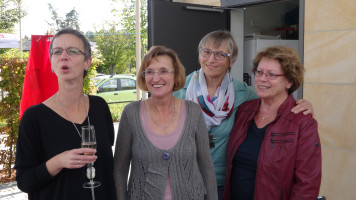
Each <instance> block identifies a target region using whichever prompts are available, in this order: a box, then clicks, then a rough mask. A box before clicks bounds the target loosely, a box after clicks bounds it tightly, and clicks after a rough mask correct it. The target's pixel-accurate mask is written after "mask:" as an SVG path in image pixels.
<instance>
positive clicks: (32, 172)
mask: <svg viewBox="0 0 356 200" xmlns="http://www.w3.org/2000/svg"><path fill="white" fill-rule="evenodd" d="M49 58H50V61H51V68H52V71H53V72H54V73H55V74H56V76H57V78H58V86H59V88H58V92H57V93H55V94H54V95H53V96H51V97H50V98H48V99H47V100H45V101H44V102H42V103H40V104H38V105H34V106H31V107H29V108H28V109H27V110H26V111H25V112H24V115H23V116H22V119H21V123H20V127H19V135H18V140H17V152H16V161H15V167H14V168H15V169H16V181H17V185H18V187H19V189H20V190H22V191H24V192H26V193H28V199H29V200H39V199H51V200H71V199H73V200H78V199H95V198H96V199H108V200H116V193H115V186H114V178H113V177H112V174H113V154H112V149H111V147H112V145H113V144H114V127H113V122H112V118H111V113H110V110H109V107H108V106H107V104H106V102H105V101H104V99H102V98H101V97H97V96H90V95H85V94H84V93H83V79H84V77H85V75H86V74H87V71H88V69H89V67H90V65H91V49H90V43H89V41H88V40H87V39H86V38H85V36H84V35H83V34H81V33H80V32H79V31H76V30H73V29H70V28H67V29H62V30H60V31H59V32H57V33H56V34H55V35H54V37H53V39H52V42H51V44H50V50H49ZM89 124H90V125H94V127H95V131H96V139H97V143H96V150H95V149H91V148H81V128H82V126H88V125H89ZM92 162H95V163H94V168H95V173H94V176H95V177H94V180H97V181H99V182H101V186H100V187H98V188H95V189H86V188H83V183H85V182H88V181H89V180H88V177H87V167H86V165H87V164H88V163H92ZM94 168H92V169H93V170H94Z"/></svg>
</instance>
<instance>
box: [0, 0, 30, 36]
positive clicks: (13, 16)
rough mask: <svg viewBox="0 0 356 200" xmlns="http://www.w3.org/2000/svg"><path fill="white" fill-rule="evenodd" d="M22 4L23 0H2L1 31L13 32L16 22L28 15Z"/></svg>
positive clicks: (0, 12)
mask: <svg viewBox="0 0 356 200" xmlns="http://www.w3.org/2000/svg"><path fill="white" fill-rule="evenodd" d="M21 4H22V0H0V33H13V32H14V31H15V25H16V23H17V22H19V20H20V19H21V18H23V17H24V16H25V15H27V13H26V11H24V10H22V9H21Z"/></svg>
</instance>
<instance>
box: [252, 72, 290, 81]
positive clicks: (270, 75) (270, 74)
mask: <svg viewBox="0 0 356 200" xmlns="http://www.w3.org/2000/svg"><path fill="white" fill-rule="evenodd" d="M253 73H254V74H255V76H256V77H262V76H263V74H266V77H267V79H268V80H274V79H276V77H277V76H284V74H276V73H273V72H263V71H261V70H256V71H253Z"/></svg>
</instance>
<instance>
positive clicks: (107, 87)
mask: <svg viewBox="0 0 356 200" xmlns="http://www.w3.org/2000/svg"><path fill="white" fill-rule="evenodd" d="M116 90H117V79H110V80H108V81H105V83H103V85H102V86H101V87H100V91H103V92H112V91H116Z"/></svg>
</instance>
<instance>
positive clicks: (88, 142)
mask: <svg viewBox="0 0 356 200" xmlns="http://www.w3.org/2000/svg"><path fill="white" fill-rule="evenodd" d="M82 148H92V149H96V137H95V129H94V126H93V125H89V126H83V127H82ZM84 155H89V156H92V155H93V154H84ZM94 177H95V168H94V163H90V164H87V178H88V179H89V180H90V181H89V182H86V183H84V184H83V187H84V188H96V187H99V186H100V185H101V183H100V182H97V181H93V178H94Z"/></svg>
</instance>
